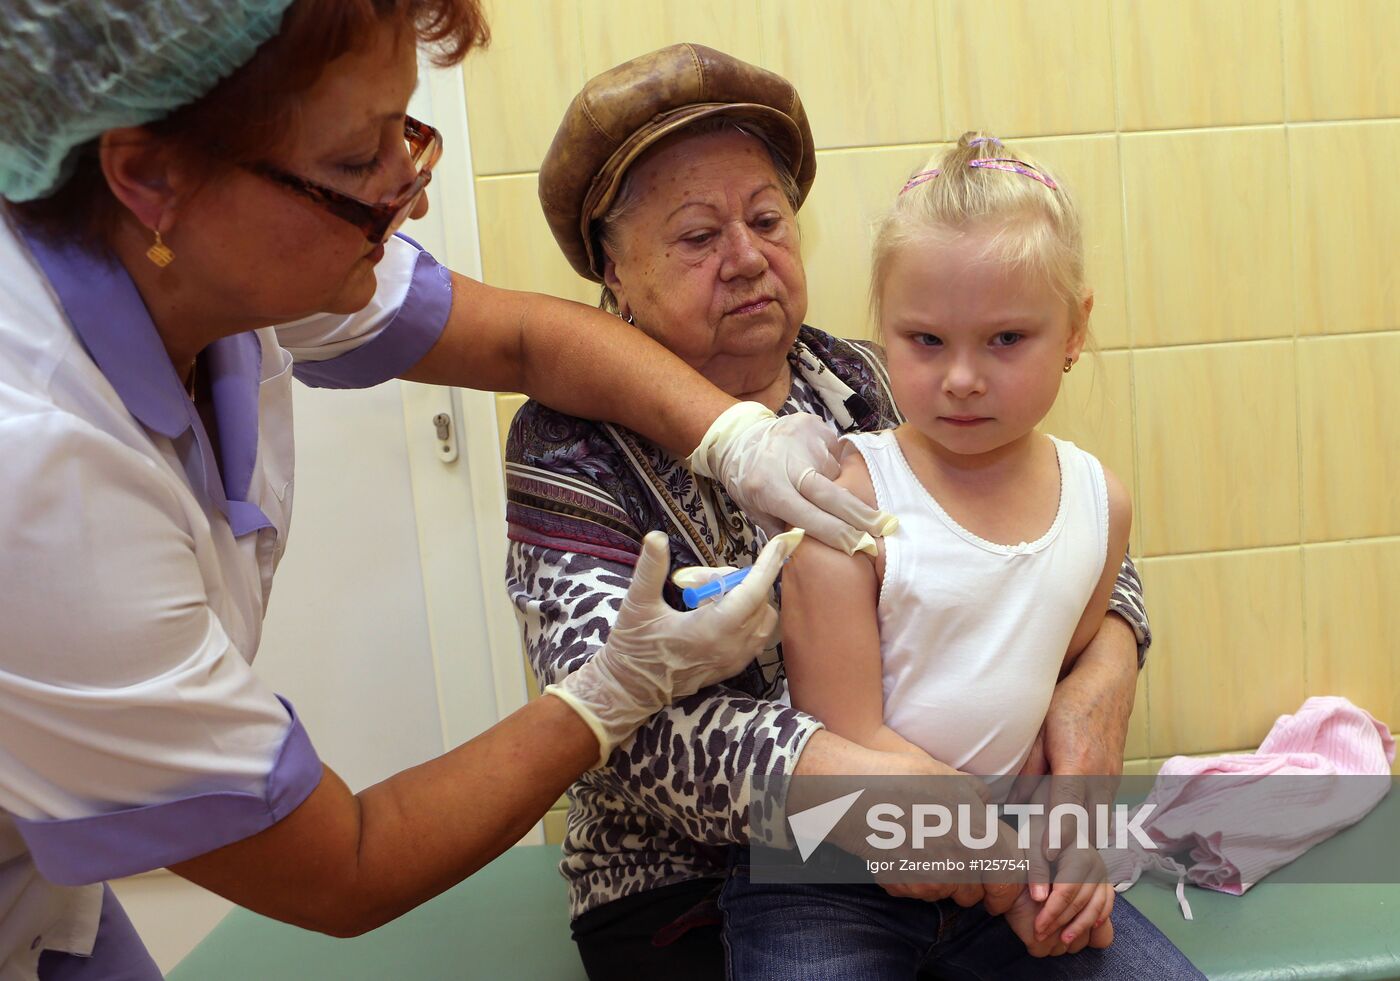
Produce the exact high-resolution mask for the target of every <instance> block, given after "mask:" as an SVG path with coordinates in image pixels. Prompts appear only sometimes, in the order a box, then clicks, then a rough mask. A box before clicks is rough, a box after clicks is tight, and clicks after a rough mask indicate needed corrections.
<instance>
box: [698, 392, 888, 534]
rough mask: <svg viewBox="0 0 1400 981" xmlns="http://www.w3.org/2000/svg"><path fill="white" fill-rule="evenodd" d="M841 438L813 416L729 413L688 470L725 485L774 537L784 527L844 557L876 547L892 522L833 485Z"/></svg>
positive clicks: (744, 407) (741, 408) (743, 407)
mask: <svg viewBox="0 0 1400 981" xmlns="http://www.w3.org/2000/svg"><path fill="white" fill-rule="evenodd" d="M835 444H836V434H835V433H834V432H833V431H832V429H831V427H830V426H829V425H827V424H826V423H825V422H823V421H822V420H821V419H818V418H817V417H816V416H814V415H811V414H810V413H805V412H798V413H793V414H792V415H786V416H782V417H778V416H775V415H774V414H773V412H772V411H771V410H770V409H767V408H765V407H764V406H762V405H759V404H758V403H757V402H740V403H739V404H738V405H735V406H732V407H731V408H730V409H728V410H727V411H726V412H724V413H723V414H722V415H720V417H719V418H718V419H716V420H715V421H714V424H713V425H711V426H710V430H709V432H707V433H706V434H705V437H704V439H702V440H701V441H700V445H699V446H698V447H697V448H696V450H695V452H694V453H692V454H691V456H690V466H691V469H693V470H695V471H696V472H697V473H699V474H702V475H704V476H706V477H713V478H714V479H716V480H718V481H719V482H720V483H722V484H723V485H724V489H725V490H727V491H728V492H729V496H730V497H732V498H734V503H736V504H738V505H739V507H741V508H743V510H744V513H745V514H747V515H748V516H749V517H750V518H752V519H753V521H754V523H755V524H757V525H758V526H759V527H761V528H762V529H763V530H764V531H766V532H768V533H769V534H770V535H771V534H773V533H774V532H778V531H781V530H782V529H783V528H784V527H785V526H789V525H790V526H794V527H799V528H804V529H806V531H807V533H808V534H809V535H812V536H813V537H815V538H817V539H818V540H820V541H822V542H825V543H826V544H827V545H830V546H831V547H832V548H839V549H841V550H842V551H843V552H845V553H846V554H847V555H851V554H854V553H855V551H856V550H857V549H859V548H862V547H867V543H868V547H870V548H873V547H874V541H873V539H872V538H871V536H880V535H884V534H886V533H887V532H888V531H889V530H890V525H891V523H892V522H893V521H894V519H893V518H892V517H890V516H889V515H888V514H885V513H884V512H883V511H878V510H876V509H875V508H872V507H870V506H869V505H867V504H865V503H864V502H862V501H860V500H857V499H856V497H855V495H853V494H851V493H850V492H849V491H846V490H844V489H843V488H840V487H837V486H836V485H835V484H834V483H832V478H834V477H836V476H837V475H838V474H840V472H841V465H840V463H838V462H837V460H836V457H835V456H833V454H832V450H833V449H834V447H835Z"/></svg>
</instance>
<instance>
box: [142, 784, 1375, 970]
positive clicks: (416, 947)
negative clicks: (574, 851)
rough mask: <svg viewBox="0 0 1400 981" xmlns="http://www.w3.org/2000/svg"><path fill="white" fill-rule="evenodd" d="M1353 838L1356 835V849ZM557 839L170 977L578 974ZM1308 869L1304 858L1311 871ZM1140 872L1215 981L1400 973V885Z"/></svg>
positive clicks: (256, 920) (202, 960)
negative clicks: (1242, 886)
mask: <svg viewBox="0 0 1400 981" xmlns="http://www.w3.org/2000/svg"><path fill="white" fill-rule="evenodd" d="M1357 835H1363V836H1366V838H1367V839H1368V840H1376V841H1378V842H1379V841H1382V840H1387V841H1388V842H1389V843H1390V845H1391V847H1392V848H1394V847H1395V842H1396V840H1397V837H1398V836H1400V795H1396V794H1392V795H1390V797H1389V798H1388V799H1387V800H1386V801H1385V802H1384V803H1383V804H1382V805H1381V806H1380V807H1378V808H1377V809H1376V810H1375V811H1373V812H1372V813H1371V814H1370V815H1369V816H1368V817H1367V818H1366V820H1365V821H1363V822H1361V823H1360V824H1359V825H1357V826H1356V827H1354V828H1351V829H1349V830H1347V831H1345V832H1343V833H1342V834H1341V835H1338V836H1337V837H1336V838H1333V839H1331V840H1330V841H1327V842H1324V843H1323V844H1321V845H1319V846H1318V847H1316V848H1314V849H1313V850H1312V851H1310V852H1309V853H1308V854H1306V855H1304V856H1303V857H1302V858H1301V859H1299V860H1298V862H1296V863H1294V866H1293V869H1294V871H1295V872H1298V871H1306V870H1307V868H1308V867H1311V868H1313V869H1318V870H1325V869H1326V868H1327V867H1328V852H1329V850H1333V849H1336V848H1339V847H1341V845H1342V843H1343V838H1344V836H1357ZM1353 844H1354V843H1353ZM558 861H559V849H558V847H557V846H552V845H541V846H532V847H521V848H513V849H511V850H510V851H509V852H507V853H506V854H505V855H503V856H502V857H501V858H499V859H498V860H496V861H495V862H493V863H492V864H491V865H489V866H487V867H486V868H485V869H483V870H482V871H480V872H478V873H477V874H476V875H475V876H473V877H472V878H471V879H469V880H467V881H466V882H464V883H462V884H461V885H459V886H457V887H456V888H454V889H452V890H450V891H449V892H446V893H444V894H443V895H441V896H439V897H438V898H437V899H434V900H432V901H431V902H428V903H425V904H423V905H422V906H420V907H419V908H418V909H416V910H414V911H413V912H412V913H409V914H408V915H406V916H403V917H400V918H399V919H398V920H396V921H395V922H393V923H390V924H389V925H387V926H385V927H382V928H381V929H379V930H376V931H375V932H374V933H372V934H370V935H368V936H364V937H357V938H355V939H353V940H333V939H331V938H329V937H324V936H321V935H319V934H315V933H308V932H306V931H302V930H298V929H295V928H294V927H289V926H286V925H285V924H281V923H277V922H275V921H272V920H268V919H265V918H263V917H261V916H257V915H255V914H253V913H249V912H247V911H246V910H234V911H233V912H232V913H230V914H229V915H228V916H226V917H225V918H224V920H223V921H222V922H221V923H220V924H219V925H218V926H217V927H215V928H214V930H213V932H212V933H210V934H209V936H208V937H206V938H205V939H204V941H203V942H202V943H201V944H200V945H199V946H198V947H196V948H195V949H194V950H193V951H192V952H191V953H190V955H189V956H188V957H186V958H185V959H184V960H183V961H181V963H180V964H179V966H178V967H177V968H176V969H175V970H174V972H172V973H171V974H170V978H171V979H172V981H249V979H257V981H293V979H295V981H320V979H326V981H331V979H334V981H387V979H393V981H398V979H409V978H412V979H421V981H437V979H443V981H446V979H457V978H470V979H483V981H495V979H517V978H519V979H530V981H556V979H557V981H575V979H578V981H583V978H584V973H583V968H582V966H581V965H580V963H579V960H578V955H577V954H576V953H575V951H574V945H573V942H572V941H571V940H570V939H569V925H568V915H567V907H566V904H565V898H564V881H563V879H561V878H560V877H559V873H558V871H557V865H558ZM1304 863H1307V865H1306V866H1305V865H1304ZM1186 894H1187V897H1188V899H1189V900H1190V903H1191V907H1192V911H1193V912H1194V914H1195V917H1196V918H1195V920H1194V921H1192V922H1187V921H1185V920H1184V919H1182V916H1181V912H1180V911H1179V910H1178V908H1177V905H1176V896H1175V892H1174V889H1173V886H1172V885H1170V884H1167V883H1163V882H1159V881H1157V880H1155V879H1150V878H1144V879H1143V880H1142V881H1141V882H1139V883H1138V884H1137V885H1136V886H1134V887H1133V888H1132V889H1131V890H1130V891H1129V892H1128V893H1127V894H1126V895H1127V897H1128V898H1129V899H1131V900H1132V902H1133V904H1134V905H1135V906H1137V907H1138V909H1140V910H1142V912H1143V913H1144V914H1146V915H1147V916H1148V917H1149V918H1150V919H1151V920H1152V921H1153V922H1154V923H1156V924H1157V926H1158V927H1159V928H1160V929H1161V930H1162V932H1164V933H1165V934H1166V935H1167V936H1168V937H1170V938H1171V939H1172V941H1173V942H1174V943H1175V944H1176V945H1177V946H1178V947H1180V948H1181V949H1182V950H1184V951H1185V952H1186V954H1187V956H1188V957H1190V958H1191V959H1192V961H1194V962H1195V964H1196V965H1197V966H1198V967H1199V968H1200V969H1201V970H1202V971H1204V972H1205V974H1206V975H1207V976H1208V977H1210V978H1212V979H1230V981H1245V979H1249V981H1254V979H1259V981H1264V979H1270V981H1272V979H1280V978H1287V979H1304V978H1318V979H1321V978H1328V979H1332V978H1357V979H1379V978H1400V885H1391V884H1385V885H1304V884H1297V883H1286V882H1269V881H1265V882H1263V883H1261V884H1259V885H1257V886H1255V887H1254V888H1253V889H1251V890H1250V891H1249V892H1248V893H1246V894H1245V895H1244V896H1242V897H1236V896H1226V895H1222V894H1220V893H1216V892H1211V891H1209V890H1205V889H1197V888H1194V887H1188V889H1187V890H1186Z"/></svg>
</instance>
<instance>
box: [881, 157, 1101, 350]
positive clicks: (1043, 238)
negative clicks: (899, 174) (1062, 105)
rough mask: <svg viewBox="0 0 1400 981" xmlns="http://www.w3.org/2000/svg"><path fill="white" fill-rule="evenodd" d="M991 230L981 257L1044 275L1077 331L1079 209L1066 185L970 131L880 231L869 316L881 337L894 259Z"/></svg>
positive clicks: (911, 185) (916, 183) (905, 193)
mask: <svg viewBox="0 0 1400 981" xmlns="http://www.w3.org/2000/svg"><path fill="white" fill-rule="evenodd" d="M979 161H988V163H985V164H983V163H979ZM986 223H991V226H992V227H993V228H994V231H993V233H992V236H991V239H990V242H989V243H988V245H987V248H986V253H985V256H984V257H985V258H989V259H997V260H1000V261H1003V262H1007V263H1010V264H1012V265H1014V266H1018V267H1021V268H1024V269H1028V270H1031V271H1033V272H1035V273H1037V274H1040V275H1043V276H1044V277H1045V278H1046V281H1048V282H1049V283H1050V284H1051V285H1052V286H1053V287H1054V289H1055V291H1056V292H1057V293H1059V294H1060V295H1061V296H1063V297H1064V299H1065V301H1066V303H1068V304H1069V306H1070V311H1071V316H1070V322H1071V324H1073V325H1076V326H1077V325H1078V323H1079V314H1078V310H1077V308H1078V305H1079V303H1080V301H1081V300H1082V299H1083V297H1084V292H1085V282H1084V240H1083V234H1082V232H1081V230H1080V223H1079V209H1078V208H1077V207H1076V206H1075V204H1074V201H1073V199H1072V198H1071V197H1070V196H1069V194H1068V192H1067V191H1066V190H1065V188H1064V185H1063V184H1062V183H1061V182H1060V181H1059V180H1058V179H1057V178H1056V177H1055V176H1054V175H1053V174H1051V172H1050V171H1049V170H1048V169H1046V168H1045V167H1043V166H1041V165H1040V164H1039V163H1037V162H1036V161H1035V160H1033V159H1032V158H1031V157H1030V156H1028V155H1026V154H1023V153H1015V152H1013V151H1012V150H1010V149H1009V148H1008V147H1006V146H1005V145H1004V144H1003V143H1002V142H1001V141H1000V140H998V139H997V138H996V137H993V136H988V135H986V134H984V133H977V132H968V133H964V134H963V135H962V137H961V138H960V139H959V140H958V145H957V146H955V147H953V148H952V149H950V150H948V151H946V152H945V153H942V154H940V155H936V156H935V157H933V158H931V159H930V160H929V161H928V163H926V164H925V165H924V167H923V168H921V169H920V170H919V172H917V173H916V174H914V176H913V177H911V178H910V179H909V182H908V183H907V184H905V185H904V190H902V191H901V192H900V193H899V196H898V197H897V198H895V202H894V205H893V207H891V208H890V209H889V211H888V212H886V213H885V215H884V217H883V218H881V219H880V220H879V222H878V223H877V225H876V229H875V243H874V249H873V256H872V263H871V275H870V314H871V317H872V319H873V321H874V324H875V329H876V331H877V334H878V332H879V331H880V312H881V311H880V307H881V295H882V294H883V292H884V288H885V283H886V282H887V280H888V279H889V273H890V267H891V266H892V265H893V258H894V255H895V253H896V252H897V251H898V250H899V249H900V248H902V247H903V246H905V245H907V244H909V243H910V242H915V241H921V240H923V239H925V238H927V237H928V235H929V234H930V233H936V232H939V231H952V232H961V231H965V230H967V229H968V227H969V226H972V225H984V224H986Z"/></svg>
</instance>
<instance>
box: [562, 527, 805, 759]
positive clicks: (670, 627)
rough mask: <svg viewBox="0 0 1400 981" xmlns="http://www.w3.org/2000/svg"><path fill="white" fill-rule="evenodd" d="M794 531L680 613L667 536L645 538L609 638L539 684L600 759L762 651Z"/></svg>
mask: <svg viewBox="0 0 1400 981" xmlns="http://www.w3.org/2000/svg"><path fill="white" fill-rule="evenodd" d="M800 537H801V536H800V534H798V535H794V536H784V537H782V538H778V539H774V540H773V541H771V542H769V543H768V545H767V546H765V547H764V549H763V551H762V552H760V553H759V556H758V559H757V561H755V562H754V564H753V571H752V572H751V573H749V575H748V578H746V579H745V580H744V581H743V582H741V583H740V584H739V585H737V586H735V587H734V588H733V589H732V590H730V591H729V592H728V593H726V594H725V595H724V597H723V598H721V599H720V600H719V601H718V602H714V603H709V604H706V605H705V606H703V607H701V608H700V609H698V610H695V611H694V612H692V613H681V612H679V611H677V610H674V609H672V608H671V607H670V606H669V605H667V603H666V601H665V600H664V599H662V597H661V591H662V589H663V588H664V587H665V585H666V573H667V571H668V568H669V566H670V550H669V547H668V545H667V540H666V536H665V535H664V534H662V533H661V532H659V531H654V532H652V533H651V534H649V535H647V536H646V538H645V539H644V540H643V541H642V552H641V555H640V556H638V558H637V567H636V570H635V572H634V573H633V575H632V584H631V585H630V586H629V587H628V589H627V596H626V598H625V599H624V600H623V602H622V606H621V608H620V609H619V610H618V613H617V618H616V619H615V620H614V622H613V626H612V631H611V633H610V634H609V635H608V640H607V643H605V644H604V645H603V647H602V648H601V649H600V650H598V651H597V653H595V654H594V655H593V656H592V657H591V658H589V659H588V660H587V661H586V662H585V663H584V664H583V665H581V666H580V667H579V669H578V670H577V671H574V672H573V673H571V674H569V675H567V676H566V677H564V678H563V679H562V680H560V681H559V682H558V683H557V684H553V685H550V686H549V687H548V688H546V689H545V693H546V694H549V695H555V696H557V697H558V698H561V699H563V700H564V701H565V702H567V703H568V704H569V705H570V706H571V707H572V708H573V709H574V710H575V711H576V712H578V713H579V715H581V716H582V717H583V719H584V721H585V722H587V723H588V725H589V728H591V729H592V730H593V733H594V735H596V736H597V737H598V743H599V747H600V751H601V752H600V755H599V765H602V763H603V762H605V761H606V760H607V758H608V756H609V755H610V754H611V753H612V751H613V748H614V747H615V746H616V745H617V744H618V743H619V742H621V741H622V740H624V739H626V738H627V737H628V736H629V735H631V734H632V731H633V730H634V729H636V728H637V726H639V725H641V724H642V723H643V722H645V721H646V720H647V719H649V718H650V717H651V716H652V715H654V714H655V713H656V712H657V711H659V710H660V709H662V708H663V707H665V706H666V705H668V704H670V703H671V702H672V701H674V700H675V699H677V698H683V697H685V696H686V695H690V694H692V693H694V692H696V691H698V690H700V689H701V688H704V687H705V686H707V685H712V684H714V683H715V682H717V681H723V680H724V679H725V678H731V677H733V676H734V675H736V674H738V673H739V672H740V671H741V670H743V668H744V667H745V666H746V665H747V664H748V663H749V662H750V661H752V660H753V659H754V658H755V657H757V656H758V655H759V654H760V653H762V652H763V650H764V649H765V647H766V646H767V645H768V642H769V640H770V638H771V636H772V634H773V632H774V630H775V629H776V627H777V613H776V612H775V611H774V610H773V608H772V606H770V605H769V602H768V600H769V597H770V595H771V591H772V588H773V581H774V580H775V579H776V578H777V577H778V573H779V572H780V571H781V569H782V566H783V562H784V561H786V559H787V557H788V556H789V555H790V554H791V553H792V549H793V548H795V547H796V541H795V540H800Z"/></svg>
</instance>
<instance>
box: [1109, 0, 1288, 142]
mask: <svg viewBox="0 0 1400 981" xmlns="http://www.w3.org/2000/svg"><path fill="white" fill-rule="evenodd" d="M1113 27H1114V43H1115V49H1114V50H1115V54H1116V63H1117V75H1118V100H1119V107H1120V109H1121V112H1122V117H1121V125H1122V128H1123V129H1125V130H1131V129H1176V128H1181V127H1193V126H1229V125H1238V124H1241V123H1273V122H1281V121H1282V120H1283V52H1282V44H1281V41H1280V38H1279V5H1278V0H1114V7H1113Z"/></svg>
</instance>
